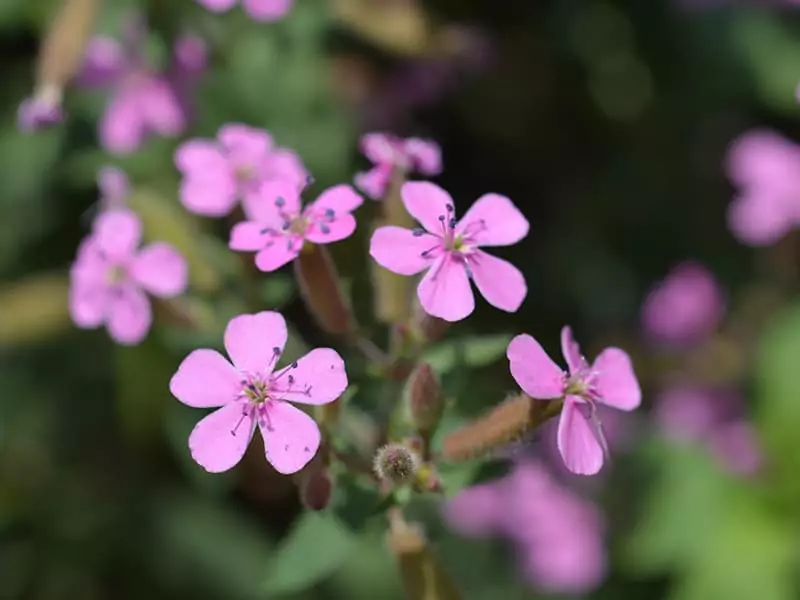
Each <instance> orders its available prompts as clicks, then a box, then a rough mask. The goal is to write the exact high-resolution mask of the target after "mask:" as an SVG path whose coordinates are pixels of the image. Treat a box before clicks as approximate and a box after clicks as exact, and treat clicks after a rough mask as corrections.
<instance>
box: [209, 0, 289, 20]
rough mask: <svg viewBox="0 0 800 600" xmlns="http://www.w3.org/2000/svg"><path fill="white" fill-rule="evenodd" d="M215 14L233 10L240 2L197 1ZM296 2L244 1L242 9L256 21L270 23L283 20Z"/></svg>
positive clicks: (233, 0) (230, 0)
mask: <svg viewBox="0 0 800 600" xmlns="http://www.w3.org/2000/svg"><path fill="white" fill-rule="evenodd" d="M197 1H198V2H199V3H200V4H202V5H203V6H204V7H206V8H207V9H208V10H211V11H213V12H217V13H222V12H227V11H229V10H230V9H232V8H233V7H234V6H236V4H237V3H238V2H239V0H197ZM293 3H294V0H242V8H244V11H245V12H246V13H247V14H248V15H250V17H251V18H252V19H253V20H255V21H262V22H270V21H277V20H278V19H280V18H282V17H283V16H284V15H285V14H286V13H288V12H289V10H291V8H292V4H293Z"/></svg>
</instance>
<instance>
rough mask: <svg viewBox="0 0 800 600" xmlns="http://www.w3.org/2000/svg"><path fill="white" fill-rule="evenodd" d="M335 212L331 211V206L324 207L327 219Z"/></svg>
mask: <svg viewBox="0 0 800 600" xmlns="http://www.w3.org/2000/svg"><path fill="white" fill-rule="evenodd" d="M335 214H336V213H335V212H334V211H333V209H332V208H326V209H325V216H326V217H328V218H329V219H332V218H333V215H335Z"/></svg>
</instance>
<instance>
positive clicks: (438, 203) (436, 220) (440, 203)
mask: <svg viewBox="0 0 800 600" xmlns="http://www.w3.org/2000/svg"><path fill="white" fill-rule="evenodd" d="M400 194H401V196H402V197H403V203H404V204H405V206H406V210H407V211H408V212H409V214H410V215H411V216H412V217H414V218H415V219H416V220H417V221H419V222H420V224H421V225H422V226H423V227H424V228H425V229H427V230H428V231H430V232H431V233H435V234H437V235H441V234H442V232H443V229H442V227H443V225H442V223H443V222H447V221H449V220H450V219H451V218H452V217H454V216H455V209H454V206H453V199H452V198H451V197H450V194H448V193H447V192H446V191H444V190H443V189H442V188H440V187H439V186H438V185H435V184H433V183H428V182H427V181H409V182H407V183H404V184H403V187H402V188H401V190H400ZM448 207H449V209H448ZM442 219H444V221H443V220H442Z"/></svg>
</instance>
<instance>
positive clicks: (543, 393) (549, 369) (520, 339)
mask: <svg viewBox="0 0 800 600" xmlns="http://www.w3.org/2000/svg"><path fill="white" fill-rule="evenodd" d="M506 356H507V357H508V361H509V368H510V370H511V375H512V377H514V380H515V381H516V382H517V383H518V384H519V387H521V388H522V390H523V391H524V392H525V393H526V394H528V395H529V396H530V397H531V398H535V399H540V400H550V399H553V398H560V397H561V396H563V395H564V390H565V386H566V383H565V373H564V371H563V370H562V369H561V367H559V366H558V365H557V364H556V363H554V362H553V360H552V359H551V358H550V357H549V356H547V353H546V352H545V351H544V348H542V346H541V345H540V344H539V342H537V341H536V340H535V339H534V338H533V337H532V336H530V335H528V334H526V333H523V334H521V335H518V336H516V337H515V338H514V339H513V340H511V343H510V344H509V345H508V349H507V350H506Z"/></svg>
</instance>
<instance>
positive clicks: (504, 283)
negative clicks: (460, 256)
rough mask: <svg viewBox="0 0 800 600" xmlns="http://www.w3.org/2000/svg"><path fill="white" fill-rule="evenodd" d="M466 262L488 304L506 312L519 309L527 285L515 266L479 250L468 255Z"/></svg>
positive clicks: (525, 294) (526, 293)
mask: <svg viewBox="0 0 800 600" xmlns="http://www.w3.org/2000/svg"><path fill="white" fill-rule="evenodd" d="M468 264H469V266H470V268H471V269H472V279H473V281H474V282H475V285H476V286H477V288H478V290H479V291H480V293H481V295H482V296H483V297H484V298H486V301H487V302H488V303H489V304H491V305H492V306H494V307H495V308H499V309H500V310H504V311H506V312H516V311H517V310H519V307H520V306H521V305H522V302H523V301H524V300H525V296H527V295H528V286H527V285H526V284H525V277H524V276H523V275H522V273H521V272H520V270H519V269H517V267H515V266H514V265H512V264H511V263H510V262H508V261H505V260H503V259H501V258H497V257H496V256H492V255H491V254H487V253H486V252H482V251H480V250H478V251H476V252H474V253H473V254H472V255H471V256H470V259H469V263H468Z"/></svg>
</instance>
